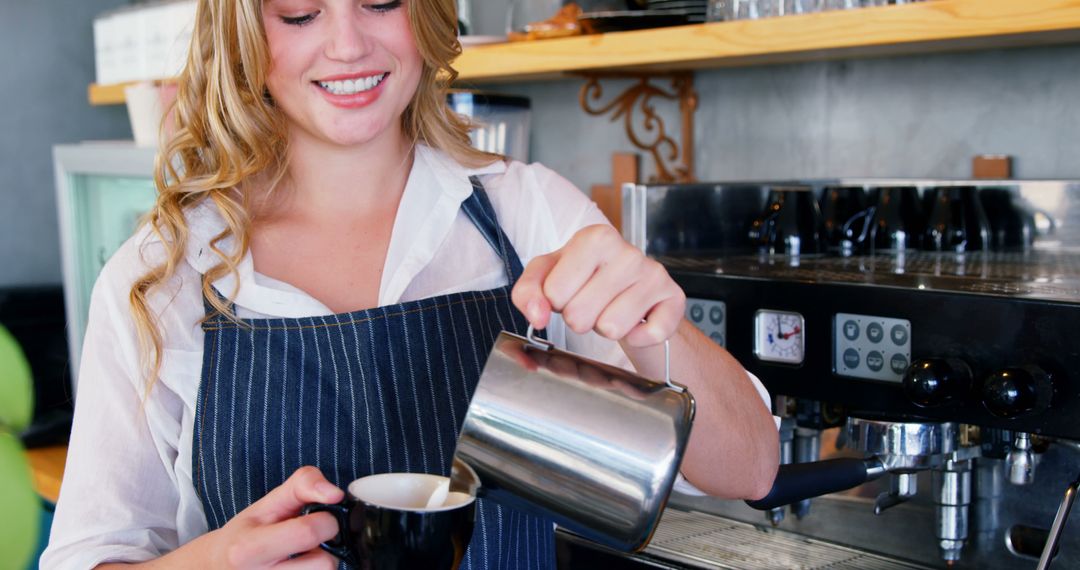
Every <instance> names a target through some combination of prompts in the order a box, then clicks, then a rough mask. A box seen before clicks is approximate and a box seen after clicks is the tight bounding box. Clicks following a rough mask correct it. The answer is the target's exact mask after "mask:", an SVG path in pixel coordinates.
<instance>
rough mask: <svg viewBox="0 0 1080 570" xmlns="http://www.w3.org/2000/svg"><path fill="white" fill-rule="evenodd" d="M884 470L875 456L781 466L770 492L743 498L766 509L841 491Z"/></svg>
mask: <svg viewBox="0 0 1080 570" xmlns="http://www.w3.org/2000/svg"><path fill="white" fill-rule="evenodd" d="M884 472H885V471H884V469H883V468H882V467H881V463H880V462H878V461H877V460H876V459H859V458H853V457H845V458H839V459H826V460H824V461H814V462H811V463H790V464H787V465H781V466H780V470H779V471H778V472H777V474H776V480H775V481H774V482H773V487H772V490H771V491H769V494H768V495H765V497H763V498H761V499H758V500H756V501H746V504H747V505H750V506H751V507H752V508H755V509H758V510H762V511H767V510H769V509H775V508H777V507H782V506H784V505H790V504H792V503H797V502H799V501H802V500H804V499H810V498H813V497H819V496H821V495H827V494H829V493H835V492H837V491H844V490H847V489H850V488H852V487H856V486H858V485H861V484H863V483H865V482H867V481H870V480H873V479H877V478H878V477H880V476H881V475H882V474H884Z"/></svg>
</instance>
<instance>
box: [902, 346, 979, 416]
mask: <svg viewBox="0 0 1080 570" xmlns="http://www.w3.org/2000/svg"><path fill="white" fill-rule="evenodd" d="M970 391H971V367H969V366H968V365H967V363H966V362H964V361H963V360H960V359H958V358H922V359H919V360H916V361H915V362H912V363H911V366H908V368H907V371H905V372H904V393H905V394H907V397H908V399H910V400H911V401H912V402H914V403H915V405H917V406H922V407H924V408H929V407H934V406H943V405H945V404H949V403H951V402H954V401H956V400H960V399H962V398H963V397H964V396H965V395H967V394H968V393H969V392H970Z"/></svg>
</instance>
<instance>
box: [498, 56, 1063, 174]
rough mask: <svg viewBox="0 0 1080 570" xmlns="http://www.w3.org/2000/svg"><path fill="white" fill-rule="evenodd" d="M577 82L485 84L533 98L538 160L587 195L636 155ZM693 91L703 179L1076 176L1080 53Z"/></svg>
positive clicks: (865, 64)
mask: <svg viewBox="0 0 1080 570" xmlns="http://www.w3.org/2000/svg"><path fill="white" fill-rule="evenodd" d="M580 86H581V81H580V80H566V81H560V82H555V83H535V84H524V85H511V84H504V85H484V86H482V87H484V88H488V89H492V90H498V91H505V92H510V93H516V94H521V95H526V96H528V97H531V98H532V101H533V108H534V115H533V124H534V125H535V126H534V129H533V132H532V151H533V152H532V158H533V160H537V161H540V162H543V163H545V164H547V165H548V166H551V167H552V168H554V169H556V170H558V171H559V172H561V173H563V174H564V175H565V176H567V177H568V178H570V179H571V180H572V181H573V182H574V183H576V184H577V185H578V186H579V187H581V188H583V189H585V190H587V189H588V187H589V185H591V184H595V183H599V182H605V181H607V180H608V179H609V177H610V169H609V166H608V164H609V163H610V156H611V153H612V152H614V151H631V150H633V148H632V146H631V145H630V143H629V142H628V141H627V140H626V138H625V136H624V135H623V126H622V124H621V123H615V124H613V123H611V122H610V121H609V120H608V119H606V118H595V117H587V116H586V115H585V114H584V113H583V112H582V111H580V110H579V109H578V108H577V97H578V91H579V89H580ZM616 87H617V86H616V85H611V86H610V88H609V89H607V90H606V91H607V93H606V97H607V98H610V97H613V96H614V95H616V94H617V93H618V89H616ZM696 87H697V90H698V93H699V95H700V106H699V110H698V113H697V120H696V126H695V129H696V136H695V141H696V144H697V149H696V160H697V162H698V168H697V174H698V177H699V178H700V179H703V180H707V179H755V178H758V179H759V178H786V177H811V176H941V177H965V176H969V175H970V164H971V157H972V156H973V155H976V154H986V153H1002V154H1009V155H1012V156H1014V157H1015V163H1014V173H1015V175H1016V176H1017V177H1024V178H1080V46H1059V47H1043V48H1027V49H1013V50H995V51H982V52H972V53H959V54H938V55H930V56H919V57H903V58H891V59H872V60H852V61H843V62H818V63H807V64H792V65H780V66H767V67H751V68H736V69H722V70H710V71H704V72H699V73H698V74H697V77H696ZM661 105H663V104H662V103H661ZM662 114H663V115H664V116H666V117H668V121H669V128H671V129H675V130H676V131H677V129H678V123H677V122H675V121H676V117H675V115H674V107H673V106H668V108H666V109H665V110H664V112H663V113H662ZM646 164H647V170H650V171H651V169H652V167H651V165H648V163H646Z"/></svg>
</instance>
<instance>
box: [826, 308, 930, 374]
mask: <svg viewBox="0 0 1080 570" xmlns="http://www.w3.org/2000/svg"><path fill="white" fill-rule="evenodd" d="M910 362H911V321H908V320H905V319H891V318H887V317H876V316H872V315H854V314H850V313H837V314H836V316H835V318H834V319H833V369H834V370H835V371H836V374H837V375H838V376H847V377H849V378H862V379H865V380H882V381H885V382H897V383H899V382H900V381H901V380H902V379H903V377H904V371H905V370H907V367H908V363H910Z"/></svg>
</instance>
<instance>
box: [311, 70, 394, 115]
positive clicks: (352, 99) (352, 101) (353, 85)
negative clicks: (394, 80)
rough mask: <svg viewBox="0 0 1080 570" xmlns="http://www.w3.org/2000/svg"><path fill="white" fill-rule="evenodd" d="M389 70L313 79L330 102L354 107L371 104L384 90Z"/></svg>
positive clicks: (337, 105) (338, 105) (316, 86)
mask: <svg viewBox="0 0 1080 570" xmlns="http://www.w3.org/2000/svg"><path fill="white" fill-rule="evenodd" d="M389 76H390V73H389V72H382V73H375V74H370V73H369V74H352V75H335V76H331V77H326V78H323V79H320V80H317V81H312V84H313V85H315V88H316V89H318V90H319V92H320V93H322V94H323V97H325V98H326V100H327V101H329V102H330V104H332V105H334V106H336V107H342V108H346V109H354V108H357V107H364V106H367V105H370V104H371V103H372V102H374V101H375V100H376V99H378V97H379V94H380V93H381V92H382V85H383V83H384V82H385V81H386V78H387V77H389Z"/></svg>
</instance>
